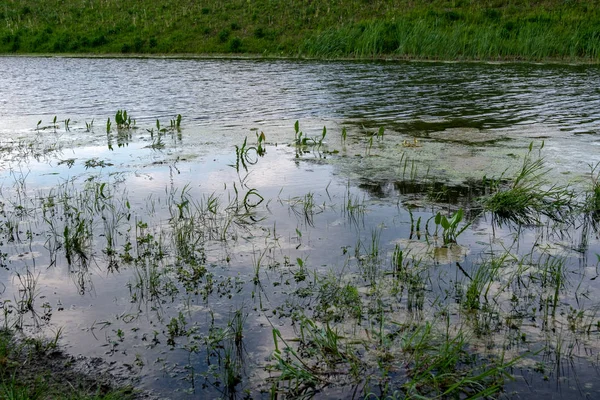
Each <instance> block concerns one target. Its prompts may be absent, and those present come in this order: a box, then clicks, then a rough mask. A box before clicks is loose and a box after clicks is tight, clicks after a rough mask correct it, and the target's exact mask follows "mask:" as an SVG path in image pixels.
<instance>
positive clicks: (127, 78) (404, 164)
mask: <svg viewBox="0 0 600 400" xmlns="http://www.w3.org/2000/svg"><path fill="white" fill-rule="evenodd" d="M0 71H2V73H1V74H0V93H1V96H0V143H1V145H2V155H3V157H2V160H1V164H0V168H1V171H2V172H1V176H0V177H1V179H2V196H3V197H2V203H3V210H2V211H3V213H2V218H3V221H2V224H3V225H2V231H1V232H2V241H1V242H2V253H3V254H4V256H3V264H4V265H5V266H6V268H5V269H4V270H2V272H1V273H0V277H1V279H2V283H3V285H4V286H5V289H4V291H3V293H2V300H3V301H5V303H4V304H5V307H4V308H5V310H6V314H5V316H4V318H3V322H6V323H7V324H9V325H15V326H18V327H23V328H24V329H25V330H27V331H29V332H33V333H36V334H38V333H41V334H44V335H47V336H52V334H53V332H56V331H58V329H62V339H61V343H62V344H64V345H65V346H66V349H67V351H69V352H72V353H74V354H82V355H84V356H94V357H95V356H99V357H103V358H105V359H106V360H107V362H115V365H116V366H119V367H120V368H121V371H122V373H127V374H129V375H132V376H135V377H138V378H139V380H140V381H139V384H140V386H141V387H143V388H147V389H152V390H154V391H156V392H157V393H158V394H159V395H161V396H164V397H167V398H197V397H198V396H201V395H203V396H212V397H218V396H224V397H239V398H242V397H243V396H244V395H246V394H249V395H250V396H252V397H254V398H259V397H265V398H267V397H269V395H268V394H267V393H266V392H268V391H270V390H271V388H272V384H273V382H277V377H278V376H280V375H279V374H278V372H277V371H276V370H274V369H273V368H272V367H273V365H276V364H277V363H276V361H274V359H273V357H272V356H273V352H274V350H275V344H274V339H273V330H274V329H275V328H276V329H278V330H279V331H280V332H281V334H282V337H283V338H284V339H288V340H290V343H293V342H294V340H296V339H297V337H298V336H299V332H298V331H297V321H298V320H297V319H295V318H296V317H297V315H298V313H299V312H300V311H301V310H304V312H305V313H306V316H307V317H309V318H315V320H316V321H318V322H323V321H324V320H323V318H326V317H327V316H328V315H334V317H335V316H337V317H340V315H338V314H336V313H337V312H338V310H336V307H335V305H333V304H328V305H327V306H328V307H326V308H325V309H323V307H322V304H321V303H322V302H327V299H326V297H325V296H324V294H323V293H325V289H323V288H325V287H326V285H325V283H327V282H329V281H328V279H329V278H330V277H334V278H335V280H336V281H338V282H344V283H347V284H351V285H353V286H355V287H356V288H357V291H358V293H359V295H360V296H361V298H362V299H363V302H364V303H365V304H370V300H371V299H373V298H378V299H379V302H380V303H382V304H387V303H389V308H386V310H388V311H389V315H387V316H386V317H387V318H388V319H389V320H391V321H394V322H396V323H404V321H407V320H410V321H428V320H431V321H436V318H437V317H436V315H437V314H439V313H441V311H442V310H443V312H444V314H447V315H451V316H452V323H453V324H456V326H461V327H464V330H465V331H468V333H469V335H470V337H472V340H471V341H470V342H469V346H468V347H469V349H470V351H471V352H472V353H473V354H477V355H478V356H479V357H480V358H482V359H485V358H486V357H492V356H493V355H497V354H506V357H507V358H510V359H515V358H517V357H521V358H519V359H518V360H516V361H515V364H514V365H513V366H512V367H511V368H510V371H509V372H510V373H511V374H513V375H514V377H515V380H514V381H511V382H509V381H507V383H506V386H505V390H506V394H507V395H508V396H509V397H515V396H522V397H525V396H527V397H531V396H535V395H539V396H540V397H542V396H547V395H548V393H552V395H556V396H561V395H562V396H565V397H568V398H576V397H582V398H586V397H589V396H591V397H594V396H596V395H598V394H599V393H600V388H599V387H597V386H596V384H595V379H594V375H595V371H596V365H597V353H598V350H599V349H600V346H599V344H600V342H599V340H600V338H599V337H598V336H599V333H598V328H597V324H596V323H597V320H598V316H597V315H596V310H597V309H598V306H599V305H600V303H599V302H598V299H599V298H600V297H599V294H600V293H599V291H600V287H598V285H597V284H596V279H595V278H596V277H597V276H598V274H597V257H596V254H597V253H600V248H599V247H598V238H597V236H598V234H597V231H596V230H595V226H594V224H592V223H591V222H590V221H589V220H586V219H585V218H583V217H581V218H579V217H578V218H579V219H577V222H576V223H573V224H566V223H565V224H563V225H557V224H556V223H553V222H551V221H544V223H543V224H541V225H540V226H536V227H518V226H514V225H511V224H508V225H506V224H504V225H500V226H498V225H497V224H494V223H493V218H492V216H491V215H489V214H485V213H481V212H480V207H479V206H478V203H477V199H478V198H479V197H481V196H483V195H485V194H486V189H485V188H484V187H483V186H482V184H481V179H482V177H483V176H484V175H485V176H488V177H500V176H501V175H502V174H505V176H512V174H513V173H514V172H515V171H516V170H517V169H518V167H519V166H520V165H521V163H522V159H523V157H524V155H525V154H526V153H527V151H528V146H529V144H530V143H533V147H532V148H533V152H534V154H536V155H537V154H539V155H540V156H542V157H544V158H545V160H546V165H547V166H548V167H551V170H550V171H549V172H548V181H549V184H551V183H560V184H569V185H571V187H573V188H574V189H573V190H575V191H577V193H578V196H579V197H578V198H582V197H583V194H582V193H584V191H585V190H586V188H587V187H588V186H589V182H590V179H589V175H590V165H594V164H595V163H597V162H599V161H600V152H598V151H597V150H598V146H599V144H600V141H599V140H598V133H599V128H598V127H599V126H600V112H599V111H598V110H600V107H599V106H600V100H599V99H600V92H598V89H597V82H598V81H599V80H600V72H599V71H598V69H597V68H595V67H584V66H542V65H510V64H503V65H494V64H433V63H347V62H344V63H341V62H322V63H317V62H291V61H254V60H244V61H234V60H173V59H169V60H163V59H63V58H0ZM119 109H126V110H127V111H128V113H129V114H130V115H131V116H132V117H133V118H134V119H135V127H134V128H135V129H133V128H132V129H120V130H119V129H117V127H116V122H115V112H116V110H119ZM176 114H181V115H182V117H183V119H182V124H181V127H180V128H179V129H176V128H173V129H171V127H170V121H171V119H174V118H175V115H176ZM54 116H57V119H56V122H54V121H53V120H54ZM108 118H110V119H111V121H112V126H111V128H110V130H109V131H110V132H109V133H108V134H107V127H106V121H107V119H108ZM67 119H68V120H69V123H68V125H69V127H68V128H67V127H66V126H65V120H67ZM157 119H158V120H159V121H160V126H158V127H157V125H156V120H157ZM40 120H41V123H40V124H39V125H38V121H40ZM296 120H299V124H300V129H301V130H302V131H303V133H304V136H305V137H306V136H308V137H310V138H314V140H312V139H311V140H309V142H308V144H307V145H305V146H295V145H293V143H294V135H295V133H294V121H296ZM92 121H93V122H92ZM323 126H326V127H327V133H326V136H325V139H324V140H323V143H321V144H315V143H314V142H317V141H319V138H320V137H321V135H322V130H323ZM380 127H384V129H385V130H384V133H383V136H378V135H377V133H378V132H379V128H380ZM161 129H166V130H164V131H162V132H161ZM342 129H345V130H346V132H347V138H346V139H345V140H344V139H343V138H342ZM261 131H262V132H264V133H265V137H266V144H264V146H265V148H266V153H265V154H264V155H262V156H260V155H258V154H256V150H254V149H251V150H250V151H249V152H248V153H244V154H242V157H243V158H239V157H238V156H236V146H237V149H238V150H239V149H240V148H243V142H244V138H247V147H250V146H257V133H258V132H261ZM215 199H217V200H215ZM209 204H210V205H211V206H209ZM458 208H464V209H465V210H466V216H467V219H468V220H469V222H471V225H470V227H469V228H468V229H466V230H465V231H464V232H463V233H462V234H461V235H460V237H459V240H458V246H450V247H444V246H441V244H440V243H439V240H440V238H439V237H438V236H435V235H433V230H434V229H435V227H434V223H433V220H432V217H433V216H434V215H435V213H437V212H438V211H441V212H442V213H446V214H448V215H450V214H452V213H453V212H455V211H456V210H457V209H458ZM419 219H420V221H419ZM186 221H191V223H190V224H189V225H186V224H185V222H186ZM415 225H416V226H415ZM65 227H66V228H67V229H66V230H65ZM430 231H431V232H430ZM73 232H75V234H74V233H73ZM78 239H82V241H78ZM83 239H85V240H83ZM107 243H110V245H108V244H107ZM396 246H398V248H400V249H403V251H404V252H405V254H406V255H407V258H412V259H413V260H417V261H418V262H415V263H413V264H412V265H413V266H415V268H417V267H418V268H419V272H418V274H417V275H418V276H419V279H420V280H421V281H422V286H419V287H420V288H421V289H419V290H417V289H415V291H416V292H418V295H416V294H415V293H412V297H411V294H410V293H409V295H408V297H406V296H405V297H402V296H399V297H398V296H397V295H390V294H389V293H388V294H385V295H383V294H382V295H380V294H378V295H375V294H374V293H375V292H378V293H379V292H385V287H383V286H385V285H378V284H376V282H378V281H381V280H385V281H387V280H391V278H390V273H391V272H390V271H389V270H390V263H391V260H390V259H391V255H392V252H393V250H394V248H395V247H396ZM502 252H507V253H510V254H511V257H512V258H514V259H518V260H520V262H517V263H514V262H513V263H512V264H511V263H509V262H507V263H506V264H507V265H505V266H504V268H502V270H501V271H500V272H498V274H497V275H495V276H494V279H493V280H492V282H491V283H490V284H489V285H488V286H487V290H486V294H488V295H489V297H490V298H492V297H493V301H492V302H491V303H493V307H491V306H490V307H489V309H488V311H489V312H488V313H484V312H483V311H481V310H480V311H481V312H480V313H479V314H478V315H479V317H478V318H480V319H481V321H482V322H485V323H486V326H488V329H489V332H487V334H486V335H481V334H478V332H477V329H473V327H472V326H470V325H469V320H471V319H473V315H472V314H468V313H465V312H463V311H464V310H463V308H461V306H460V305H457V304H460V303H461V301H463V298H462V297H461V296H463V294H464V293H463V292H464V290H466V287H468V285H469V282H470V281H471V280H472V277H473V276H475V274H476V272H477V271H478V270H479V269H480V266H481V265H484V260H487V259H489V258H490V257H493V256H494V255H495V254H499V253H502ZM374 254H375V256H373V255H374ZM490 255H491V256H490ZM369 257H371V258H369ZM549 257H555V258H552V260H554V259H558V260H560V261H561V262H562V263H564V269H561V270H560V271H563V272H561V273H558V275H557V276H560V278H557V279H558V281H559V282H558V283H557V282H556V279H555V282H554V283H555V286H556V287H558V290H559V292H560V297H556V296H555V297H552V295H553V294H552V293H550V292H551V291H552V290H551V289H552V287H549V284H548V282H549V281H550V278H548V276H550V275H551V274H550V273H549V272H548V271H547V268H548V267H546V269H544V267H543V266H540V265H541V263H536V260H538V259H548V258H549ZM365 260H371V261H373V260H376V263H375V264H376V265H377V266H378V267H377V268H371V269H369V268H367V267H366V266H368V265H370V266H371V267H373V265H372V264H373V263H371V262H370V261H369V262H366V261H365ZM457 265H458V266H460V268H458V267H457ZM561 265H562V264H561ZM553 271H554V270H553ZM520 276H527V277H528V278H527V279H524V280H523V281H521V280H520V279H516V278H517V277H520ZM515 281H518V282H517V283H516V284H515ZM374 288H378V289H377V290H375V289H374ZM409 292H410V290H409ZM532 293H533V294H536V296H537V299H538V300H539V298H543V299H546V301H545V302H541V301H537V302H536V297H535V296H531V294H532ZM549 293H550V294H549ZM378 296H381V297H378ZM394 296H396V297H394ZM415 298H417V299H422V300H421V306H420V307H416V310H417V311H415V307H414V305H413V304H412V303H411V302H414V301H415ZM323 299H325V300H323ZM394 299H395V300H394ZM486 299H487V296H486ZM548 299H551V300H552V301H550V300H548ZM555 299H556V302H555ZM423 302H424V304H426V306H423ZM549 304H550V306H549ZM549 307H550V308H552V310H550V311H548V309H549ZM367 310H369V307H367V306H365V311H364V312H363V316H362V317H361V318H363V320H362V321H360V318H359V321H357V322H356V324H357V325H355V326H354V328H353V329H351V328H350V327H348V326H344V325H343V324H340V328H339V329H340V331H342V330H343V331H344V332H349V331H352V332H353V333H354V334H356V335H357V336H358V337H359V339H360V340H366V339H365V337H363V336H364V334H361V333H360V332H358V331H362V330H363V328H362V327H364V326H369V324H370V323H372V321H371V318H370V317H368V314H369V312H368V311H367ZM532 310H533V311H532ZM388 311H386V312H388ZM237 315H241V316H243V318H242V321H241V324H242V326H243V329H242V330H243V334H242V335H241V337H242V339H239V337H238V336H236V334H235V332H236V329H237V328H236V326H237V325H236V322H235V321H236V318H237V317H236V316H237ZM295 316H296V317H295ZM324 316H325V317H324ZM343 317H344V318H343V319H347V318H348V316H347V315H344V316H343ZM319 318H321V319H319ZM338 319H339V318H338ZM338 319H335V318H334V319H333V320H332V321H336V322H339V320H338ZM174 321H175V322H174ZM515 321H516V322H515ZM359 322H360V323H359ZM357 326H358V327H360V328H357ZM393 326H394V324H392V325H391V327H390V328H389V329H392V328H393ZM347 330H349V331H347ZM357 332H358V333H357ZM280 345H281V344H280ZM490 354H492V355H490ZM364 357H365V365H366V367H365V368H366V369H367V370H368V371H372V370H373V369H374V367H373V366H372V360H369V357H370V356H369V355H368V354H366V355H364ZM394 357H395V358H396V359H397V360H400V361H399V362H400V363H401V360H403V357H406V355H405V354H404V355H403V354H401V353H394ZM231 360H235V362H232V361H231ZM231 365H234V366H235V368H233V371H234V373H233V375H234V376H233V378H232V377H231V375H227V371H228V369H227V366H231ZM269 367H270V368H269ZM375 369H376V368H375ZM230 370H231V368H230ZM392 370H393V371H392V372H391V376H393V377H394V378H395V380H394V381H393V383H392V386H393V385H397V386H398V385H402V382H403V379H405V378H406V377H405V376H404V375H403V372H402V368H399V367H398V366H395V369H394V368H393V369H392ZM372 373H373V376H374V377H375V378H373V379H372V381H369V382H367V381H359V382H355V383H353V384H348V385H346V386H341V387H335V386H334V385H328V386H327V387H330V386H331V387H333V389H331V388H328V389H323V391H322V392H320V393H319V392H318V393H316V394H315V396H316V397H321V398H328V397H340V398H351V397H352V396H353V393H358V394H355V397H357V398H361V397H364V395H365V394H366V393H368V392H373V393H380V394H384V392H383V391H381V386H380V385H379V386H378V384H376V382H378V379H381V377H380V376H379V373H377V372H372ZM228 376H229V378H230V380H229V382H230V385H227V384H226V382H228ZM326 376H327V375H326ZM575 377H577V379H576V378H575ZM280 385H281V383H280ZM357 388H358V389H357ZM377 390H379V392H377Z"/></svg>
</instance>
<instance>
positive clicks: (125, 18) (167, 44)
mask: <svg viewBox="0 0 600 400" xmlns="http://www.w3.org/2000/svg"><path fill="white" fill-rule="evenodd" d="M0 53H4V54H10V53H17V54H26V53H94V54H107V53H141V54H183V53H187V54H189V53H193V54H222V53H236V54H239V53H246V54H263V55H270V56H308V57H356V58H368V57H382V56H387V57H398V58H424V59H467V60H472V59H503V60H504V59H508V60H510V59H523V60H549V59H550V60H578V61H590V62H598V61H600V1H598V0H590V1H580V0H546V1H543V0H540V1H514V0H487V1H479V0H455V1H450V0H430V1H419V2H417V1H410V0H391V1H384V0H373V1H367V0H323V1H314V0H303V1H300V0H277V1H276V0H253V1H246V0H230V1H218V0H199V1H183V0H179V1H167V0H155V1H151V2H148V1H143V0H130V1H127V2H123V1H120V0H64V1H63V0H49V1H44V2H38V1H34V0H20V1H15V0H8V1H6V2H4V3H3V4H2V5H0Z"/></svg>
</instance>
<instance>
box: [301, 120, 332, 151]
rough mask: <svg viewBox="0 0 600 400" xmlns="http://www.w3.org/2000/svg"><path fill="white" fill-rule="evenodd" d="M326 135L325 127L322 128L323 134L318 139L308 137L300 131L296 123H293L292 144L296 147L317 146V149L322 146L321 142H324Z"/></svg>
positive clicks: (316, 137)
mask: <svg viewBox="0 0 600 400" xmlns="http://www.w3.org/2000/svg"><path fill="white" fill-rule="evenodd" d="M326 135H327V127H325V126H324V127H323V132H322V133H321V136H320V137H318V136H315V137H310V136H308V135H306V134H304V133H303V132H302V131H301V130H300V124H299V122H298V121H296V122H295V123H294V144H295V145H296V146H317V148H320V147H321V146H322V145H323V140H325V136H326Z"/></svg>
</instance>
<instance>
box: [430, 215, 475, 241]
mask: <svg viewBox="0 0 600 400" xmlns="http://www.w3.org/2000/svg"><path fill="white" fill-rule="evenodd" d="M463 215H464V212H463V210H462V208H461V209H459V210H458V211H456V212H455V213H454V214H453V215H452V217H450V219H448V218H446V216H445V215H442V214H441V213H439V212H438V213H437V214H436V215H435V220H434V222H435V225H436V232H437V231H438V227H440V226H441V227H442V240H443V243H444V246H448V245H449V244H451V243H456V239H457V238H458V236H459V235H460V234H461V233H462V232H464V231H465V229H467V228H468V227H469V225H470V224H468V223H467V224H464V225H463V227H462V228H460V229H459V228H458V225H459V224H460V222H461V221H462V218H463Z"/></svg>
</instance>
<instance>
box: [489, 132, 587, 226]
mask: <svg viewBox="0 0 600 400" xmlns="http://www.w3.org/2000/svg"><path fill="white" fill-rule="evenodd" d="M543 146H544V144H543V142H542V145H541V147H540V151H541V149H542V148H543ZM532 153H533V143H532V144H530V145H529V152H528V153H527V154H526V155H525V158H524V159H523V165H522V166H521V169H520V170H519V172H518V173H517V174H516V176H515V177H514V178H513V179H512V180H509V182H508V183H504V179H503V177H500V179H497V180H494V179H491V180H488V179H486V178H485V177H484V181H485V182H486V184H487V185H489V187H490V189H491V192H492V194H491V195H490V196H488V197H486V198H484V199H483V206H484V208H485V209H486V210H487V211H491V212H492V213H494V215H495V216H496V217H498V218H499V221H512V222H515V223H518V224H533V223H539V216H540V215H545V216H547V217H549V218H551V219H553V220H563V219H565V218H566V217H567V216H568V215H569V213H568V212H569V211H570V210H571V209H572V204H573V198H574V196H575V195H574V193H573V191H572V190H570V188H569V187H568V186H561V185H551V184H550V182H549V181H548V179H547V175H548V172H549V170H548V169H547V168H545V167H544V159H543V158H542V157H541V156H540V155H539V154H538V155H537V156H535V155H534V154H532Z"/></svg>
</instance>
